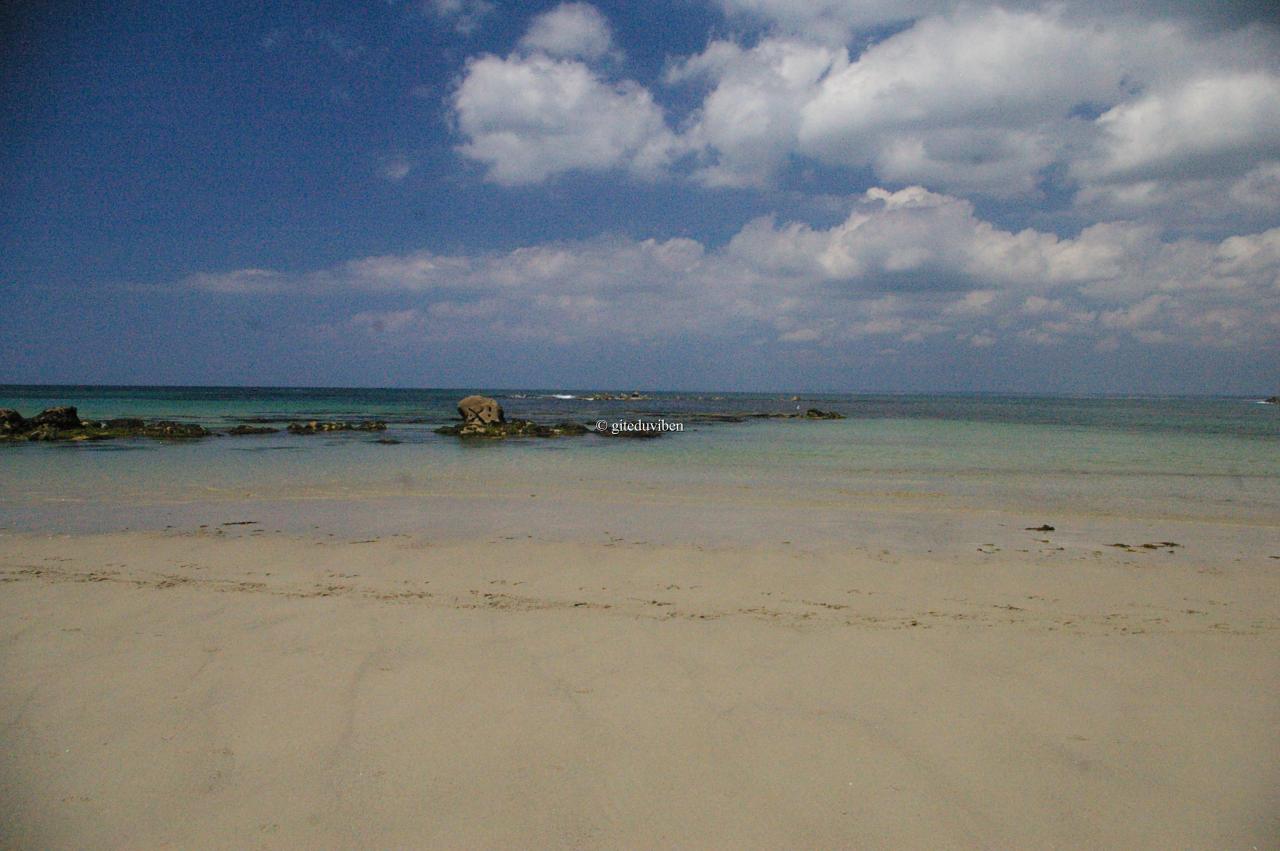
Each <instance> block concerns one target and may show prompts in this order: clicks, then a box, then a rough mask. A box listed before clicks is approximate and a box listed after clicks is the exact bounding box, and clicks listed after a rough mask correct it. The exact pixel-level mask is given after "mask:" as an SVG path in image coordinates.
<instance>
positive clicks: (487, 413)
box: [458, 396, 507, 425]
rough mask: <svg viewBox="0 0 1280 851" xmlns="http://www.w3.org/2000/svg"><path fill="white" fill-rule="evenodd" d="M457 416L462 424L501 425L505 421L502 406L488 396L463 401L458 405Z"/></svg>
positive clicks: (473, 397)
mask: <svg viewBox="0 0 1280 851" xmlns="http://www.w3.org/2000/svg"><path fill="white" fill-rule="evenodd" d="M458 416H460V417H462V421H463V422H464V423H468V424H470V423H480V424H482V425H488V424H490V423H501V422H505V421H506V419H507V417H506V413H505V412H504V411H503V410H502V406H501V405H499V404H498V403H497V401H496V400H494V399H490V398H489V397H488V396H468V397H467V398H465V399H463V400H462V401H461V402H459V403H458Z"/></svg>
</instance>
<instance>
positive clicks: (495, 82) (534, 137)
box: [453, 53, 675, 185]
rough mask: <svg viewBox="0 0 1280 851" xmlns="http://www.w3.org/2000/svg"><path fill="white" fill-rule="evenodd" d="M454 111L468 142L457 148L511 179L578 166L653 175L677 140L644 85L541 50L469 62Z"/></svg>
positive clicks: (495, 175)
mask: <svg viewBox="0 0 1280 851" xmlns="http://www.w3.org/2000/svg"><path fill="white" fill-rule="evenodd" d="M453 109H454V114H455V116H456V120H457V125H458V129H459V131H460V132H461V133H462V134H463V136H464V137H465V138H466V140H467V141H466V142H464V143H463V144H462V145H461V146H460V147H459V151H460V152H461V153H462V154H464V155H465V156H467V157H470V158H471V159H473V160H477V161H479V162H481V163H484V164H485V165H486V166H487V177H488V179H489V180H491V181H493V182H495V183H501V184H505V185H517V184H527V183H537V182H540V181H542V180H545V179H546V178H548V177H550V176H553V175H557V174H562V173H564V172H568V171H574V170H584V171H603V170H608V169H613V168H624V169H628V170H630V171H631V172H632V173H634V174H637V175H653V174H656V173H658V172H659V171H661V170H662V169H663V168H664V167H665V166H666V165H667V163H668V162H669V160H670V156H671V151H672V149H673V147H674V145H675V139H674V137H673V136H672V134H671V133H670V132H669V131H668V129H667V126H666V122H665V120H664V118H663V115H662V110H661V109H659V108H658V106H657V104H655V103H654V101H653V97H652V96H651V95H650V93H649V92H648V91H647V90H645V89H644V88H643V87H641V86H639V85H637V84H635V83H633V82H629V81H623V82H618V83H613V82H608V81H606V80H604V79H602V78H601V77H599V76H598V75H597V74H596V73H595V72H594V71H592V70H591V69H590V68H588V67H587V66H586V65H585V64H583V63H581V62H578V61H575V60H564V59H554V58H552V57H549V56H546V55H544V54H541V53H535V54H533V55H531V56H509V57H506V58H505V59H504V58H499V57H497V56H483V57H480V58H479V59H473V60H471V61H470V62H468V63H467V68H466V72H465V74H464V76H463V79H462V82H461V84H460V85H459V86H458V89H457V91H456V92H455V93H454V95H453Z"/></svg>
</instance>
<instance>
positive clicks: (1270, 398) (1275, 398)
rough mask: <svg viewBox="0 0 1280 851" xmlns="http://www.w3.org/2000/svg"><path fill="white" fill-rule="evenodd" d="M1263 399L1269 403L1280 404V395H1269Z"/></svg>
mask: <svg viewBox="0 0 1280 851" xmlns="http://www.w3.org/2000/svg"><path fill="white" fill-rule="evenodd" d="M1262 401H1263V402H1264V403H1265V404H1268V405H1280V396H1268V397H1267V398H1265V399H1263V400H1262Z"/></svg>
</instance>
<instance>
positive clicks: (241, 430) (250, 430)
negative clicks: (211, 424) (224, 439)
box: [227, 423, 280, 436]
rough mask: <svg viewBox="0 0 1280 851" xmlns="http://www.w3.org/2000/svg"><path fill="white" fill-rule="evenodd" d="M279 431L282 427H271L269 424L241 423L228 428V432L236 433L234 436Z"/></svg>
mask: <svg viewBox="0 0 1280 851" xmlns="http://www.w3.org/2000/svg"><path fill="white" fill-rule="evenodd" d="M278 431H280V429H278V428H271V427H269V426H256V425H244V424H243V423H242V424H241V425H236V426H232V427H231V428H229V429H227V434H230V435H234V436H240V435H245V434H275V433H276V432H278Z"/></svg>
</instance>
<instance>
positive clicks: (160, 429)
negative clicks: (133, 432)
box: [137, 420, 212, 440]
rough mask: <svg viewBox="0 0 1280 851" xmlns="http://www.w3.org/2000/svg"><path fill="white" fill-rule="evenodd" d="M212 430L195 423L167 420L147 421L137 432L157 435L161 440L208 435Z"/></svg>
mask: <svg viewBox="0 0 1280 851" xmlns="http://www.w3.org/2000/svg"><path fill="white" fill-rule="evenodd" d="M211 433H212V432H210V431H209V430H208V429H207V428H205V427H204V426H202V425H196V424H195V423H175V422H171V421H169V420H160V421H159V422H154V423H147V424H146V425H144V426H143V427H142V430H141V431H139V432H138V433H137V434H138V435H139V436H141V437H158V438H161V439H163V440H186V439H189V438H193V437H208V436H209V435H210V434H211Z"/></svg>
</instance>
